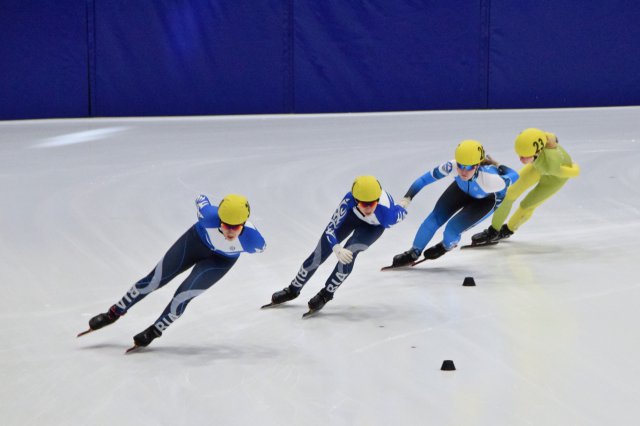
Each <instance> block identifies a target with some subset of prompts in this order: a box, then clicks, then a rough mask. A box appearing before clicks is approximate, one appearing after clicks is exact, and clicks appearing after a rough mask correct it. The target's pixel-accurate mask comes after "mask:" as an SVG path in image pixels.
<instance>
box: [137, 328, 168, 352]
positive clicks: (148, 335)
mask: <svg viewBox="0 0 640 426" xmlns="http://www.w3.org/2000/svg"><path fill="white" fill-rule="evenodd" d="M160 336H162V331H160V330H158V329H157V328H156V326H155V325H152V326H150V327H149V328H147V329H146V330H145V331H143V332H142V333H138V334H136V335H135V336H133V341H134V343H135V344H136V346H142V347H146V346H149V343H151V342H152V341H153V339H155V338H156V337H160Z"/></svg>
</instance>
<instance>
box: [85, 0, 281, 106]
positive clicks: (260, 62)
mask: <svg viewBox="0 0 640 426" xmlns="http://www.w3.org/2000/svg"><path fill="white" fill-rule="evenodd" d="M288 13H289V9H288V5H287V3H286V2H284V1H282V0H266V1H259V2H256V1H253V0H219V1H210V0H154V1H152V2H149V1H127V0H110V1H101V0H97V1H96V2H95V46H96V59H95V80H94V81H92V84H94V86H95V109H94V113H95V115H98V116H111V115H120V116H139V115H191V114H240V113H242V114H254V113H277V112H291V111H292V106H291V105H290V100H289V97H287V93H288V90H289V91H290V89H289V88H288V87H289V86H290V84H291V83H290V82H291V81H292V76H291V75H290V67H289V66H288V65H287V61H286V60H284V59H283V58H284V57H286V56H287V49H288V46H289V43H288V39H287V34H288V25H289V16H288Z"/></svg>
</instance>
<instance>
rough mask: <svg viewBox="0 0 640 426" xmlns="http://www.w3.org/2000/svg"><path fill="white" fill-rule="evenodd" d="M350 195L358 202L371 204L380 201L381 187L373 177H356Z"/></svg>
mask: <svg viewBox="0 0 640 426" xmlns="http://www.w3.org/2000/svg"><path fill="white" fill-rule="evenodd" d="M351 193H352V194H353V197H354V198H355V199H356V200H358V201H364V202H371V201H376V200H379V199H380V195H381V194H382V186H381V185H380V182H378V179H376V178H375V177H374V176H358V177H357V178H356V180H354V181H353V185H352V186H351Z"/></svg>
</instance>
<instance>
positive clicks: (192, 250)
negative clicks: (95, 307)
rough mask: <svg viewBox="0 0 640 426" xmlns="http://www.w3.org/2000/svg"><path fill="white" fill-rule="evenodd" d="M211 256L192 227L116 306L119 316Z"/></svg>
mask: <svg viewBox="0 0 640 426" xmlns="http://www.w3.org/2000/svg"><path fill="white" fill-rule="evenodd" d="M210 255H211V250H210V249H209V248H208V247H207V246H205V245H204V243H203V242H202V240H200V237H199V236H198V234H197V232H196V230H195V226H193V227H191V228H190V229H189V230H187V232H185V233H184V235H182V236H181V237H180V238H179V239H178V240H177V241H176V242H175V243H174V244H173V245H172V246H171V247H170V248H169V250H168V251H167V253H166V254H165V255H164V256H163V257H162V259H160V262H158V264H157V265H156V267H155V268H154V269H153V270H152V271H151V272H150V273H149V274H148V275H147V276H146V277H144V278H142V279H141V280H140V281H138V282H137V283H135V284H134V285H133V287H131V288H130V289H129V291H127V292H126V293H125V295H124V296H123V297H122V299H120V301H119V302H117V303H116V304H115V310H116V312H117V313H118V315H124V314H125V313H126V312H127V311H128V310H129V309H130V308H131V307H132V306H133V305H135V304H136V303H138V302H139V301H141V300H142V299H144V298H145V297H146V296H147V295H148V294H149V293H151V292H153V291H154V290H157V289H159V288H161V287H162V286H164V285H165V284H167V283H168V282H169V281H171V280H172V279H173V278H174V277H175V276H176V275H178V274H180V273H182V272H184V271H185V270H187V269H189V268H190V267H191V266H193V265H194V264H195V263H196V262H198V261H199V260H201V259H206V258H208V257H209V256H210Z"/></svg>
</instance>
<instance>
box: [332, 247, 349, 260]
mask: <svg viewBox="0 0 640 426" xmlns="http://www.w3.org/2000/svg"><path fill="white" fill-rule="evenodd" d="M332 250H333V253H334V254H335V255H336V257H337V258H338V261H339V262H340V263H342V264H344V265H346V264H347V263H351V262H353V253H352V252H351V250H347V249H346V248H343V247H342V246H341V245H340V244H336V245H335V246H333V249H332Z"/></svg>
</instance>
